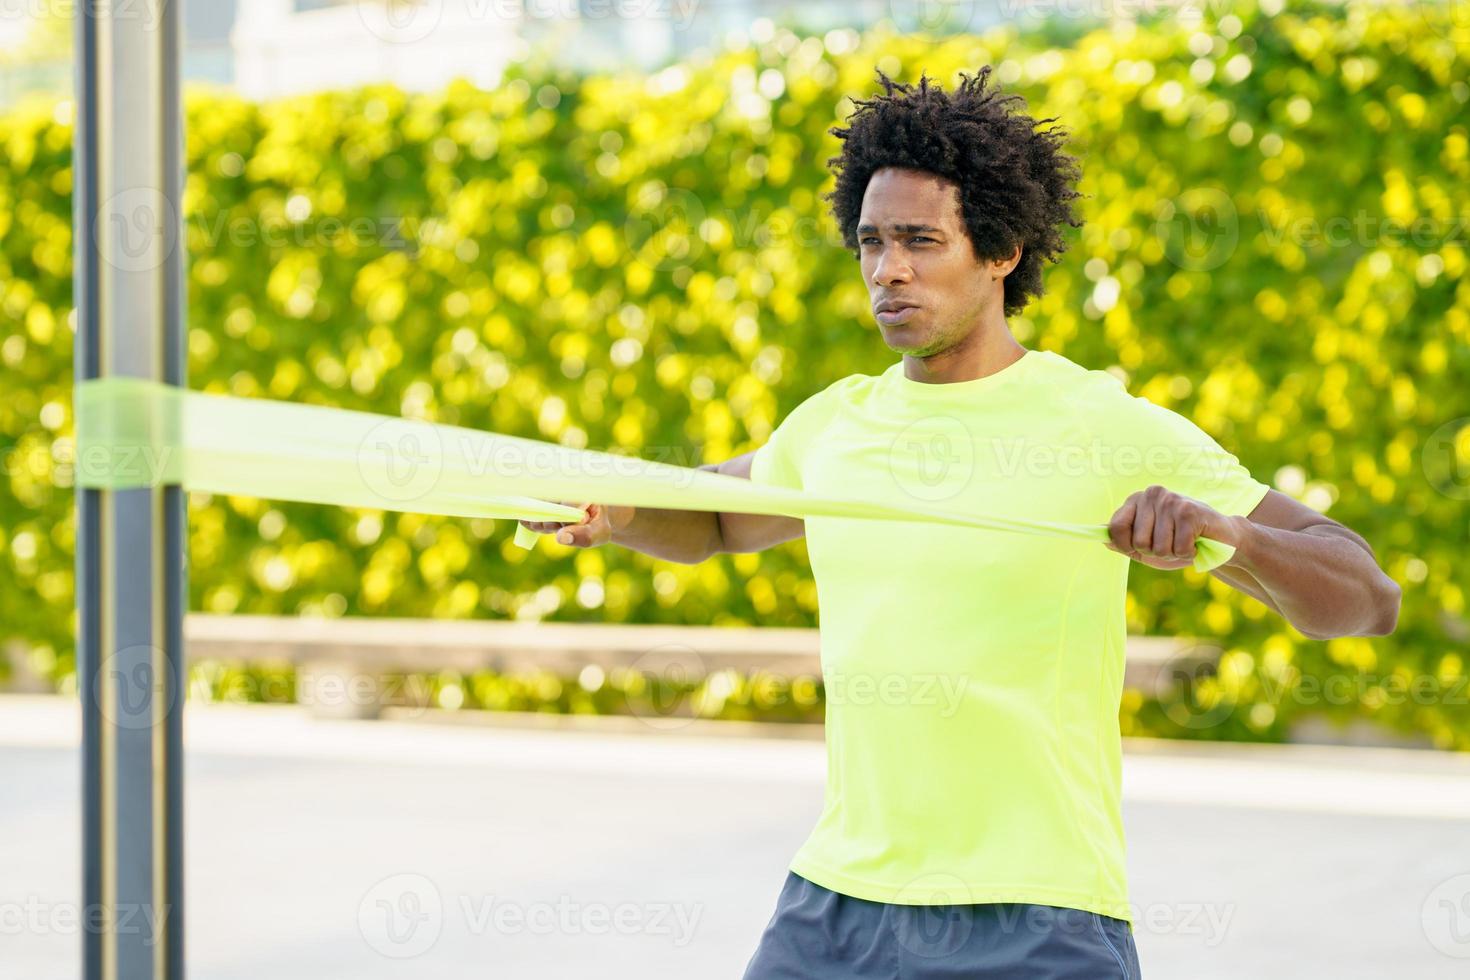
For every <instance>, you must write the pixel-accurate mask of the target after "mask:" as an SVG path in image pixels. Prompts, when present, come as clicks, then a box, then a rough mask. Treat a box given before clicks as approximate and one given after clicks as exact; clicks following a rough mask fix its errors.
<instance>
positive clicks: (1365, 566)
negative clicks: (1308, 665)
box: [1222, 518, 1400, 639]
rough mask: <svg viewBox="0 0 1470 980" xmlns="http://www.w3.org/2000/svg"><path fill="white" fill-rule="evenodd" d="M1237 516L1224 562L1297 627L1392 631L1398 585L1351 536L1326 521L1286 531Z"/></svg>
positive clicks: (1317, 632) (1308, 631)
mask: <svg viewBox="0 0 1470 980" xmlns="http://www.w3.org/2000/svg"><path fill="white" fill-rule="evenodd" d="M1240 520H1241V521H1243V522H1244V524H1243V525H1242V537H1241V543H1240V544H1239V545H1238V546H1237V548H1236V551H1235V555H1234V557H1232V558H1231V560H1230V561H1229V562H1228V563H1227V564H1228V565H1230V566H1234V567H1236V568H1239V569H1240V570H1242V571H1243V572H1245V573H1247V574H1249V576H1250V577H1251V578H1252V579H1253V580H1254V581H1255V582H1256V583H1257V584H1258V585H1259V586H1260V588H1261V589H1262V590H1264V591H1265V592H1266V593H1267V594H1268V595H1269V596H1270V598H1271V600H1272V603H1274V605H1275V608H1276V609H1277V611H1279V612H1280V613H1281V615H1282V616H1284V617H1286V619H1287V620H1288V621H1289V622H1290V623H1291V624H1292V625H1293V626H1295V627H1296V628H1297V629H1298V630H1300V631H1301V632H1302V633H1304V634H1305V635H1307V636H1310V637H1312V638H1314V639H1330V638H1332V637H1337V636H1382V635H1385V634H1387V633H1391V632H1393V629H1394V626H1395V625H1396V624H1397V622H1398V610H1399V598H1400V589H1399V586H1398V584H1397V583H1396V582H1394V581H1393V580H1392V579H1391V578H1389V577H1388V576H1387V575H1385V574H1384V573H1383V571H1382V569H1380V568H1379V567H1378V563H1377V561H1375V560H1374V558H1373V554H1372V552H1371V551H1369V550H1368V549H1367V548H1366V547H1365V546H1363V545H1362V544H1359V543H1358V541H1357V540H1355V539H1354V538H1352V537H1349V536H1347V535H1345V534H1343V533H1342V532H1341V531H1340V530H1339V529H1336V528H1332V527H1329V526H1326V525H1321V526H1316V527H1309V528H1305V529H1304V530H1301V531H1288V530H1285V529H1283V528H1276V527H1269V526H1266V525H1262V524H1256V523H1253V522H1251V521H1250V520H1249V519H1248V518H1240ZM1222 567H1223V566H1222Z"/></svg>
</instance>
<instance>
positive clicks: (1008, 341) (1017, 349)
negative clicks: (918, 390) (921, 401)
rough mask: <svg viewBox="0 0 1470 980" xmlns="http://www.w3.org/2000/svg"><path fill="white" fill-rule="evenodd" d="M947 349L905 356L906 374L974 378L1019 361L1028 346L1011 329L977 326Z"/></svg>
mask: <svg viewBox="0 0 1470 980" xmlns="http://www.w3.org/2000/svg"><path fill="white" fill-rule="evenodd" d="M971 337H973V338H975V339H974V340H973V341H971V340H969V339H968V338H967V340H966V341H961V342H960V343H958V344H956V345H955V346H953V347H951V348H949V349H948V350H944V351H940V352H939V353H937V354H931V355H929V356H928V357H912V356H910V355H908V354H905V355H904V356H903V373H904V377H906V378H908V379H909V380H910V381H921V382H924V383H925V384H953V383H954V382H956V381H973V380H975V379H976V378H983V377H985V376H986V375H989V374H995V373H996V372H997V371H1002V370H1004V369H1006V368H1008V367H1010V366H1011V365H1012V364H1014V363H1016V362H1017V361H1019V360H1020V359H1021V358H1022V357H1024V356H1025V354H1026V348H1025V347H1022V346H1021V345H1020V344H1019V343H1017V342H1016V338H1015V337H1013V336H1011V332H1010V330H1008V329H1005V328H1001V329H1000V330H995V331H981V330H977V331H975V332H974V333H973V334H971Z"/></svg>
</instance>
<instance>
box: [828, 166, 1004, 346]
mask: <svg viewBox="0 0 1470 980" xmlns="http://www.w3.org/2000/svg"><path fill="white" fill-rule="evenodd" d="M857 237H858V254H859V257H860V260H861V264H862V270H863V282H864V283H866V284H867V287H868V299H869V302H870V306H871V308H872V309H873V311H874V316H875V318H876V319H877V321H878V329H879V331H880V332H881V333H882V334H883V342H884V343H886V344H887V345H888V346H889V347H890V348H891V349H892V350H894V351H897V352H898V353H900V354H907V355H909V356H911V357H928V356H930V355H932V354H936V353H939V352H941V351H945V350H948V349H950V348H951V347H953V346H955V345H956V344H957V343H960V342H961V341H963V340H964V339H965V338H966V337H968V336H969V335H970V333H971V332H972V331H974V330H975V329H976V328H977V327H978V326H979V325H980V323H981V321H982V318H983V315H984V313H985V311H986V309H987V308H988V307H990V306H994V307H996V309H997V310H999V309H1001V308H1003V306H1004V299H1005V291H1004V286H1005V279H1004V273H1006V272H1009V271H1010V268H1011V267H1013V263H1012V262H1010V261H1007V262H1004V263H999V264H997V263H992V262H986V261H984V260H981V259H977V258H976V257H975V252H974V249H973V247H972V246H971V244H970V236H969V234H968V233H967V232H966V231H965V225H964V218H963V216H962V214H961V212H960V190H959V186H958V185H957V184H955V183H954V182H953V181H949V180H946V179H944V178H942V177H939V176H936V175H934V174H930V173H926V172H924V171H919V170H907V169H901V168H897V167H885V168H883V169H882V170H879V171H877V172H876V173H874V174H873V176H872V177H871V178H870V179H869V180H868V187H867V190H866V191H865V192H864V193H863V207H862V213H861V214H860V215H859V217H858V228H857ZM1013 258H1014V259H1015V260H1017V261H1019V256H1014V257H1013ZM997 274H999V275H1000V276H1001V278H999V279H993V278H992V277H993V276H995V275H997ZM885 302H889V303H894V302H896V303H902V304H905V305H906V306H907V307H908V308H907V309H904V310H901V311H898V312H894V313H888V312H878V311H879V308H880V304H882V303H885Z"/></svg>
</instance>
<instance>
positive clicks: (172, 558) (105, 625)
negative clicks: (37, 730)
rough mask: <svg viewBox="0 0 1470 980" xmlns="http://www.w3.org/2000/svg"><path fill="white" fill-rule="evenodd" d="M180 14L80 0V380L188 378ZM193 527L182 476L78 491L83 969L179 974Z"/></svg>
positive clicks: (100, 979) (162, 7)
mask: <svg viewBox="0 0 1470 980" xmlns="http://www.w3.org/2000/svg"><path fill="white" fill-rule="evenodd" d="M179 24H180V12H179V0H146V2H140V3H132V4H112V3H109V4H92V3H88V4H78V5H77V23H76V65H77V69H76V89H75V91H76V112H77V118H76V130H75V133H76V136H75V143H74V151H73V173H74V212H73V217H74V230H75V235H74V238H75V243H76V244H75V250H76V254H75V263H74V275H75V285H74V290H75V302H76V308H77V338H76V364H75V375H76V378H77V380H78V381H82V380H86V379H89V378H99V377H110V376H131V377H143V378H151V379H155V380H162V381H165V382H168V383H170V384H183V383H184V380H185V378H184V344H183V313H184V291H183V290H184V286H183V275H182V273H183V249H184V240H183V229H182V221H181V212H180V204H181V200H182V192H183V179H184V170H183V168H184V164H183V118H182V106H181V100H180V93H179V67H178V66H179ZM145 462H146V461H145ZM78 463H79V465H88V466H90V465H98V461H96V460H78ZM103 465H105V464H103ZM184 532H185V524H184V498H183V493H182V491H181V489H180V488H179V487H177V486H169V487H152V488H146V489H138V490H121V491H107V490H82V491H79V492H78V494H77V558H76V584H77V614H78V618H77V674H78V687H79V691H80V695H81V698H82V718H83V721H82V769H83V785H82V806H83V813H82V834H83V840H82V847H83V861H82V868H83V870H82V884H83V896H84V916H83V926H84V928H83V929H82V936H83V949H82V963H83V977H84V978H85V980H181V978H182V977H183V976H184V969H183V905H182V899H183V866H182V856H183V824H182V816H183V806H182V803H183V783H182V770H183V754H182V734H183V707H184V672H183V671H184V655H183V628H182V624H183V610H184V601H185V588H184V546H185V537H184Z"/></svg>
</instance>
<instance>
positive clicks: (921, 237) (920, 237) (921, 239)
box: [909, 235, 934, 242]
mask: <svg viewBox="0 0 1470 980" xmlns="http://www.w3.org/2000/svg"><path fill="white" fill-rule="evenodd" d="M909 241H911V242H932V241H934V239H932V238H927V237H925V236H924V235H918V236H916V237H914V238H910V239H909Z"/></svg>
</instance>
